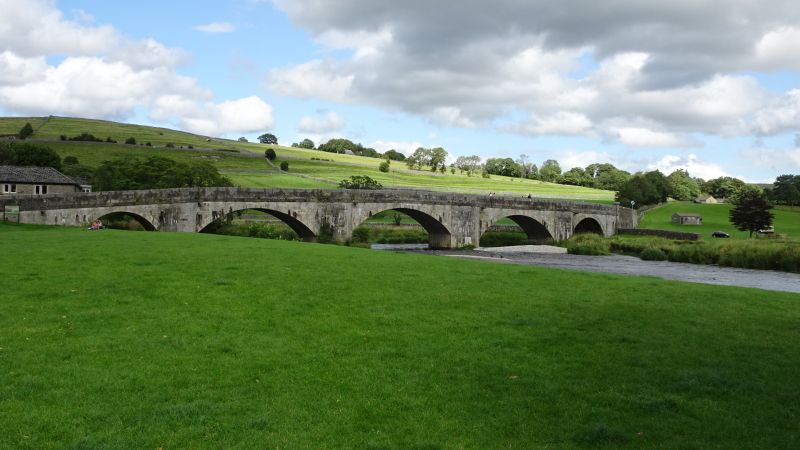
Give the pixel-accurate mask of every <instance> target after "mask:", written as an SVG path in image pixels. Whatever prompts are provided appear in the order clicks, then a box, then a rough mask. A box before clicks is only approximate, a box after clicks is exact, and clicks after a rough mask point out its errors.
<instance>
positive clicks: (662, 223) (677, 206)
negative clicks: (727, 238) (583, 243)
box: [639, 202, 800, 240]
mask: <svg viewBox="0 0 800 450" xmlns="http://www.w3.org/2000/svg"><path fill="white" fill-rule="evenodd" d="M731 207H732V205H730V204H727V203H723V204H717V205H705V204H694V203H691V202H671V203H667V204H666V205H664V206H661V207H658V208H655V209H653V210H650V211H648V212H647V213H645V216H644V218H643V219H642V221H641V223H640V224H639V227H640V228H653V229H658V230H672V231H683V232H687V233H699V234H700V235H701V236H702V237H703V238H708V239H712V238H711V233H712V232H714V231H724V232H726V233H729V234H730V235H731V237H732V238H734V239H746V238H747V237H748V236H749V234H750V233H748V232H746V231H739V230H737V229H736V228H735V227H734V226H733V224H731V223H730V219H729V213H730V210H731ZM675 213H690V214H700V215H701V216H702V217H703V224H702V225H675V224H673V223H672V215H673V214H675ZM773 213H774V214H775V222H774V224H775V232H776V233H778V234H784V235H786V236H787V237H788V238H789V239H792V240H800V209H798V208H794V209H792V208H781V207H778V208H775V209H774V210H773Z"/></svg>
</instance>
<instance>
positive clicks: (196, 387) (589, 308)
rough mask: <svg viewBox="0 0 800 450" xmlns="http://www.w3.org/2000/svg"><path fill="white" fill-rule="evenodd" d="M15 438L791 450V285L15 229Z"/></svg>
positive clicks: (7, 403) (10, 351)
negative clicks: (710, 282) (766, 286)
mask: <svg viewBox="0 0 800 450" xmlns="http://www.w3.org/2000/svg"><path fill="white" fill-rule="evenodd" d="M0 248H2V249H3V258H0V273H2V276H3V289H2V290H0V304H1V305H2V308H0V369H2V373H3V376H2V377H0V447H4V448H36V449H41V448H159V447H162V448H232V447H238V448H265V447H269V448H309V447H313V448H481V449H483V448H534V447H552V448H571V447H575V448H597V447H602V446H613V447H626V448H711V447H714V448H794V447H797V446H798V445H800V442H798V441H799V440H800V436H799V435H798V433H797V423H798V419H800V417H798V416H800V406H798V405H800V389H799V388H798V384H797V374H798V373H800V347H798V346H797V345H796V343H797V342H798V340H799V339H800V326H799V325H800V302H798V300H800V298H798V296H797V295H794V294H786V293H775V292H767V291H759V290H752V289H740V288H728V287H720V286H705V285H698V284H689V283H676V282H668V281H662V280H657V279H653V278H630V277H624V276H616V275H605V274H582V273H576V272H568V271H557V270H548V269H544V268H536V267H522V266H510V265H502V264H492V263H484V262H478V261H466V260H454V259H447V258H438V257H431V256H425V255H415V254H396V253H384V252H375V251H369V250H363V249H353V248H346V247H338V246H325V245H316V244H303V243H295V242H285V241H270V240H262V239H248V238H235V237H225V236H215V235H194V234H178V233H174V234H169V233H131V232H122V231H114V230H104V231H100V232H89V231H83V230H78V229H64V228H45V227H28V226H8V225H0Z"/></svg>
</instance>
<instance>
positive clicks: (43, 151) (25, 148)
mask: <svg viewBox="0 0 800 450" xmlns="http://www.w3.org/2000/svg"><path fill="white" fill-rule="evenodd" d="M0 164H1V165H9V166H37V167H53V168H55V169H61V157H60V156H58V153H56V152H55V151H54V150H53V149H51V148H50V147H47V146H45V145H41V144H36V143H32V142H0Z"/></svg>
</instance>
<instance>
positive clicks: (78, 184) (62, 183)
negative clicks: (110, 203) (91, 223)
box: [0, 166, 92, 195]
mask: <svg viewBox="0 0 800 450" xmlns="http://www.w3.org/2000/svg"><path fill="white" fill-rule="evenodd" d="M75 192H92V186H90V185H89V184H87V183H86V181H85V180H81V179H77V178H72V177H70V176H67V175H64V174H63V173H61V172H59V171H58V170H56V169H54V168H52V167H22V166H0V195H11V194H21V195H45V194H72V193H75Z"/></svg>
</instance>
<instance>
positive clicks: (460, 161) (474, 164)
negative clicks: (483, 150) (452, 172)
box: [455, 155, 481, 175]
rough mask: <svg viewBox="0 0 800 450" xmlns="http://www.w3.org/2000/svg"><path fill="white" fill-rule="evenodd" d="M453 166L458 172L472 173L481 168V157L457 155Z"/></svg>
mask: <svg viewBox="0 0 800 450" xmlns="http://www.w3.org/2000/svg"><path fill="white" fill-rule="evenodd" d="M455 166H456V168H457V169H458V170H459V172H461V173H464V172H467V175H472V174H473V173H475V172H477V171H478V170H479V169H480V168H481V157H480V156H478V155H471V156H459V157H458V158H456V162H455Z"/></svg>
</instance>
